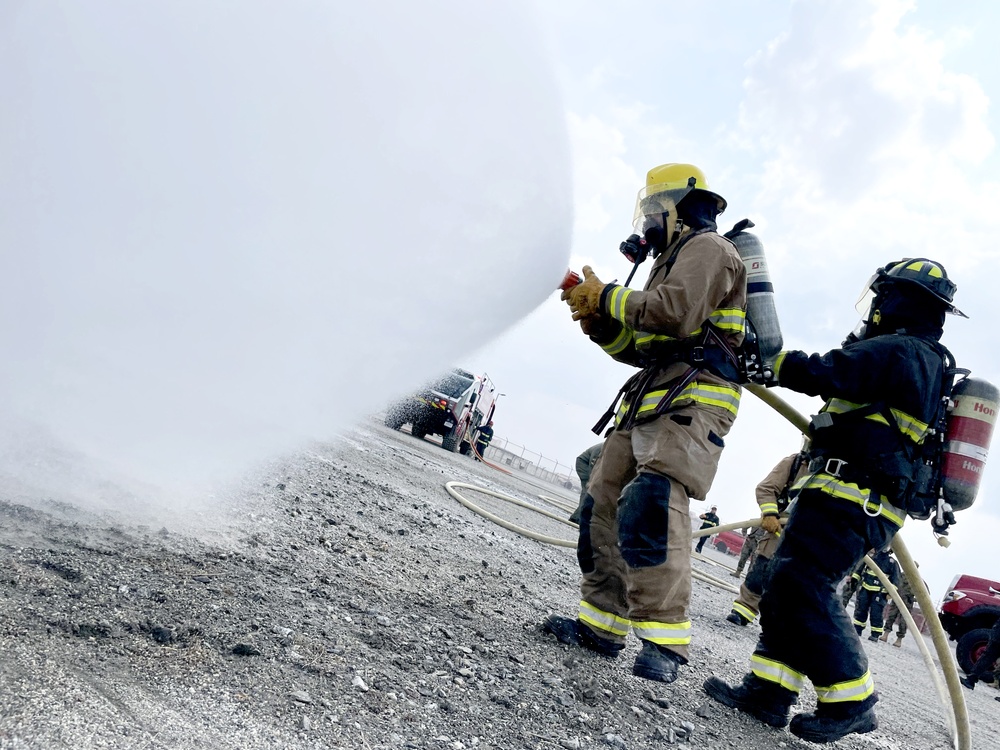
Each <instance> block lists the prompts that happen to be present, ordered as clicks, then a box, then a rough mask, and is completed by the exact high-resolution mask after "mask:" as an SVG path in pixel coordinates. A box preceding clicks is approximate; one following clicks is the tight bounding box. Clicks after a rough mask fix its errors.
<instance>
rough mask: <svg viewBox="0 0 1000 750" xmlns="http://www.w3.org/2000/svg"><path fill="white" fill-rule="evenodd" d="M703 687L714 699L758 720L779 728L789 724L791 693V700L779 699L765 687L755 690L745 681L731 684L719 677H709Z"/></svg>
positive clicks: (792, 699)
mask: <svg viewBox="0 0 1000 750" xmlns="http://www.w3.org/2000/svg"><path fill="white" fill-rule="evenodd" d="M751 684H752V683H751ZM703 687H704V688H705V692H706V693H708V695H709V696H710V697H711V698H712V700H715V701H717V702H718V703H721V704H722V705H724V706H729V707H730V708H735V709H737V710H739V711H742V712H743V713H745V714H750V715H751V716H753V717H754V718H755V719H757V720H758V721H762V722H764V723H765V724H768V725H770V726H772V727H777V728H778V729H781V728H782V727H786V726H788V713H789V709H790V708H791V706H792V703H793V702H794V696H791V695H790V696H789V698H790V699H789V700H779V699H778V697H777V695H776V694H775V695H771V696H769V695H767V693H766V692H765V690H763V689H760V690H754V689H753V688H749V687H747V685H746V684H745V683H744V684H743V685H729V684H727V683H726V682H724V681H723V680H721V679H719V678H718V677H709V678H708V679H707V680H705V684H704V685H703Z"/></svg>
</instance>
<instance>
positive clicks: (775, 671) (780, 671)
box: [750, 654, 805, 693]
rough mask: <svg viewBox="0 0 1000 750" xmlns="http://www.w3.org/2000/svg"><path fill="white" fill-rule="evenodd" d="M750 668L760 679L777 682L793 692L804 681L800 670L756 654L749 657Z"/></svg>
mask: <svg viewBox="0 0 1000 750" xmlns="http://www.w3.org/2000/svg"><path fill="white" fill-rule="evenodd" d="M750 669H751V670H752V671H753V673H754V674H755V675H757V676H758V677H760V679H762V680H766V681H767V682H774V683H777V684H778V685H781V687H783V688H786V689H788V690H791V691H792V692H793V693H797V692H799V691H800V690H802V685H803V683H804V682H805V675H803V674H802V673H801V672H796V671H795V670H794V669H792V668H791V667H789V666H788V665H787V664H782V663H781V662H780V661H774V660H773V659H768V658H766V657H764V656H760V655H758V654H754V655H753V656H751V657H750Z"/></svg>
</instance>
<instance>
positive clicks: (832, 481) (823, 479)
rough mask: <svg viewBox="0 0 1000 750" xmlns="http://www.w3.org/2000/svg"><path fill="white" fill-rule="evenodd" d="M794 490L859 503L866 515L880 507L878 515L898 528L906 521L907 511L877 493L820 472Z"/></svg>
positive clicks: (801, 482)
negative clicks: (821, 493)
mask: <svg viewBox="0 0 1000 750" xmlns="http://www.w3.org/2000/svg"><path fill="white" fill-rule="evenodd" d="M792 489H793V490H821V491H822V492H825V493H826V494H828V495H833V497H839V498H841V499H842V500H850V501H851V502H852V503H857V504H858V505H860V506H861V507H862V508H863V509H864V510H865V512H866V513H870V514H873V513H875V506H878V514H879V515H881V516H885V518H887V519H889V520H890V521H892V522H893V523H894V524H896V525H897V526H902V525H903V522H904V521H905V520H906V511H904V510H901V509H899V508H897V507H896V506H895V505H893V504H892V503H889V502H887V501H886V500H885V499H883V498H882V497H881V496H880V495H879V494H878V493H877V492H872V491H871V490H866V489H862V488H861V487H858V485H856V484H853V483H850V482H841V481H839V480H838V479H837V478H836V477H834V476H832V475H831V474H826V473H823V472H820V473H818V474H813V475H812V476H807V477H803V478H802V479H800V480H799V481H797V482H796V483H795V484H794V485H793V486H792Z"/></svg>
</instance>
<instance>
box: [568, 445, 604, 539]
mask: <svg viewBox="0 0 1000 750" xmlns="http://www.w3.org/2000/svg"><path fill="white" fill-rule="evenodd" d="M603 446H604V443H597V445H592V446H590V447H589V448H587V450H585V451H584V452H583V453H581V454H580V455H579V456H577V457H576V475H577V476H578V477H580V503H579V504H578V505H577V506H576V510H574V511H573V513H572V515H570V517H569V520H570V521H572V522H573V523H575V524H576V525H577V526H579V525H580V511H581V510H583V499H584V498H585V497H586V496H587V486H588V485H589V484H590V472H592V471H593V470H594V466H595V465H596V464H597V459H598V458H600V457H601V448H602V447H603Z"/></svg>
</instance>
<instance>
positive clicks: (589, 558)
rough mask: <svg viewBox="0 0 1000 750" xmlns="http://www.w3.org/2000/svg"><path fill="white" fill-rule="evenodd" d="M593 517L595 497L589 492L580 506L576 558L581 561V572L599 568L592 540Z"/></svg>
mask: <svg viewBox="0 0 1000 750" xmlns="http://www.w3.org/2000/svg"><path fill="white" fill-rule="evenodd" d="M593 518H594V498H592V497H591V496H590V493H589V492H588V493H587V494H586V495H585V496H584V498H583V504H582V505H581V506H580V529H579V533H580V538H579V539H578V540H577V543H576V559H577V562H579V563H580V572H581V573H593V572H594V571H595V570H596V569H597V566H596V565H595V564H594V544H593V542H591V540H590V522H591V521H592V520H593Z"/></svg>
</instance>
